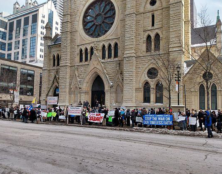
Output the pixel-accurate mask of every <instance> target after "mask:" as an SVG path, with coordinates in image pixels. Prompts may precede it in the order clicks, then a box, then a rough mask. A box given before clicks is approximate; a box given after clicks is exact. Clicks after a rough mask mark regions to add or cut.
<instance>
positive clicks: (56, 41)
mask: <svg viewBox="0 0 222 174" xmlns="http://www.w3.org/2000/svg"><path fill="white" fill-rule="evenodd" d="M61 40H62V38H61V36H58V37H57V38H56V40H55V41H54V43H53V45H56V44H61Z"/></svg>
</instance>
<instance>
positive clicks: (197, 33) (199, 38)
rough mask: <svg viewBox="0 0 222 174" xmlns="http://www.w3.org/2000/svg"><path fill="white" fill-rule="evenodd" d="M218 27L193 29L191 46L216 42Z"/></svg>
mask: <svg viewBox="0 0 222 174" xmlns="http://www.w3.org/2000/svg"><path fill="white" fill-rule="evenodd" d="M216 28H217V27H216V25H211V26H207V27H201V28H192V29H191V45H197V44H203V43H206V42H210V41H212V40H216Z"/></svg>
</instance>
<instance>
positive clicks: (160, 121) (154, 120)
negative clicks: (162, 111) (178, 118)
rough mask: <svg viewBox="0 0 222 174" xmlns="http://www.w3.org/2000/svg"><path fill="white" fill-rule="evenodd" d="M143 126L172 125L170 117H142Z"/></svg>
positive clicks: (171, 117)
mask: <svg viewBox="0 0 222 174" xmlns="http://www.w3.org/2000/svg"><path fill="white" fill-rule="evenodd" d="M143 124H144V125H157V126H170V125H173V116H172V115H144V116H143Z"/></svg>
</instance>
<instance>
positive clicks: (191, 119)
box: [189, 110, 197, 132]
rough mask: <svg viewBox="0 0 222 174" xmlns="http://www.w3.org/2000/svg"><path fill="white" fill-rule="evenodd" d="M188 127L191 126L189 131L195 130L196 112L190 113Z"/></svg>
mask: <svg viewBox="0 0 222 174" xmlns="http://www.w3.org/2000/svg"><path fill="white" fill-rule="evenodd" d="M189 125H190V126H191V131H194V132H195V131H196V130H197V110H195V111H194V112H192V114H191V117H190V119H189Z"/></svg>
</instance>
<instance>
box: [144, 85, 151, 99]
mask: <svg viewBox="0 0 222 174" xmlns="http://www.w3.org/2000/svg"><path fill="white" fill-rule="evenodd" d="M143 102H144V103H150V84H149V83H148V82H146V83H145V84H144V86H143Z"/></svg>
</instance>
